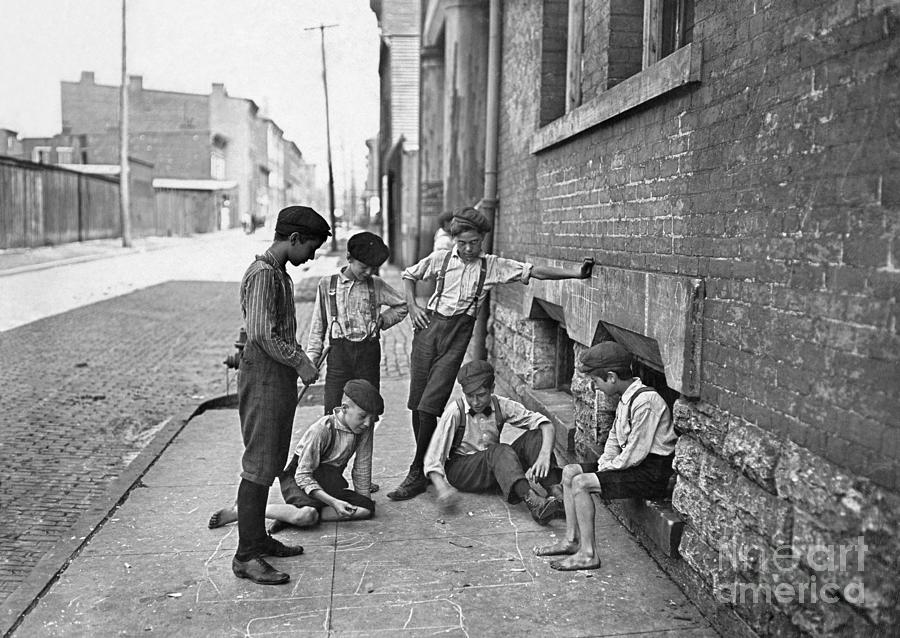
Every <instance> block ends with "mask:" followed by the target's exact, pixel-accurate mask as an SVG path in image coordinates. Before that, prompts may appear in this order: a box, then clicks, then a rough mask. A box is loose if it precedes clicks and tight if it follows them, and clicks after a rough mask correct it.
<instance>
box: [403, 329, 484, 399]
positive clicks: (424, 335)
mask: <svg viewBox="0 0 900 638" xmlns="http://www.w3.org/2000/svg"><path fill="white" fill-rule="evenodd" d="M474 327H475V317H470V316H468V315H454V316H452V317H444V316H443V315H439V314H437V313H436V312H433V313H431V323H430V324H428V327H427V328H425V329H424V330H419V331H418V332H416V334H415V336H414V337H413V345H412V355H411V356H410V362H409V401H407V404H406V407H407V408H409V409H410V410H419V411H420V412H427V413H429V414H434V415H437V416H440V414H441V413H442V412H443V411H444V406H445V405H446V404H447V399H449V398H450V393H451V392H452V391H453V383H454V381H456V373H457V372H459V367H460V366H461V365H462V361H463V357H465V356H466V348H467V347H468V346H469V339H471V338H472V329H473V328H474Z"/></svg>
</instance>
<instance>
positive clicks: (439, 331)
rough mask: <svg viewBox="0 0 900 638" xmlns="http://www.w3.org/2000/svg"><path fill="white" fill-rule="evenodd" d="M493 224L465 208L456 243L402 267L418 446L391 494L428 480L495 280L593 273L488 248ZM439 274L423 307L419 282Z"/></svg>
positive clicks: (400, 496)
mask: <svg viewBox="0 0 900 638" xmlns="http://www.w3.org/2000/svg"><path fill="white" fill-rule="evenodd" d="M490 230H491V224H490V222H489V221H488V219H487V217H485V215H484V213H482V212H481V211H478V210H476V209H474V208H463V209H462V210H459V211H456V212H454V214H453V218H452V220H451V222H450V235H451V237H452V239H453V243H454V246H453V248H452V249H450V250H437V251H435V252H433V253H431V254H430V255H429V256H428V257H426V258H425V259H423V260H422V261H420V262H419V263H417V264H415V265H413V266H410V267H409V268H407V269H406V270H404V271H403V285H404V290H405V293H406V303H407V306H408V307H409V313H410V316H411V317H412V321H413V328H414V330H415V331H416V334H415V336H414V337H413V347H412V355H411V357H410V383H409V401H408V402H407V407H408V408H409V409H410V410H412V428H413V436H414V437H415V441H416V452H415V456H414V457H413V461H412V464H411V465H410V467H409V473H408V474H407V476H406V478H405V479H404V480H403V482H402V483H401V484H400V485H399V487H398V488H397V489H396V490H394V491H393V492H391V493H389V494H388V498H391V499H393V500H397V501H399V500H404V499H409V498H413V497H415V496H416V495H418V494H421V493H422V492H424V491H425V488H426V487H427V485H428V479H427V478H426V476H425V474H424V472H423V469H422V464H423V461H424V458H425V451H426V450H427V449H428V443H429V441H431V435H432V434H433V433H434V429H435V428H436V427H437V420H438V416H439V415H440V414H441V413H442V412H443V410H444V405H445V404H446V403H447V399H448V398H449V397H450V392H451V391H452V389H453V380H454V378H455V377H456V373H457V372H458V371H459V366H460V364H462V360H463V356H464V355H465V353H466V348H467V347H468V345H469V339H470V338H471V337H472V329H473V328H474V326H475V316H476V315H477V314H478V308H479V306H480V305H481V304H482V303H483V302H484V299H485V297H487V293H488V291H489V290H490V289H491V288H493V287H494V286H497V285H500V284H508V283H512V282H521V283H523V284H527V283H528V282H529V281H530V280H531V279H532V278H534V279H587V278H589V277H590V276H591V268H592V267H593V261H592V260H585V262H584V264H582V266H581V267H580V268H579V269H577V270H565V269H562V268H552V267H547V266H534V265H532V264H529V263H525V262H521V261H516V260H514V259H505V258H503V257H497V256H496V255H491V254H482V252H481V244H482V241H483V240H484V237H485V235H486V234H487V233H488V232H489V231H490ZM432 279H434V280H436V281H437V283H436V286H435V292H434V294H433V295H432V296H431V298H430V299H429V300H428V303H427V304H426V306H425V307H424V308H422V307H421V306H419V305H418V304H417V303H416V283H417V282H419V281H426V280H432Z"/></svg>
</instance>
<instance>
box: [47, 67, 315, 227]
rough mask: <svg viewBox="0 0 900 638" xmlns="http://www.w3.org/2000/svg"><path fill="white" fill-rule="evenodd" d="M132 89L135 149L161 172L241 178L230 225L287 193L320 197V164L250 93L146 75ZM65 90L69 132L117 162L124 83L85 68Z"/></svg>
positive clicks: (91, 156)
mask: <svg viewBox="0 0 900 638" xmlns="http://www.w3.org/2000/svg"><path fill="white" fill-rule="evenodd" d="M128 90H129V122H130V123H129V128H130V137H129V146H130V153H131V154H132V155H134V156H135V157H138V158H141V159H144V160H146V161H149V162H152V163H153V165H154V177H155V178H163V179H166V178H170V179H186V180H195V179H207V180H208V179H215V180H232V181H234V182H237V189H236V190H237V192H236V193H232V194H231V195H230V197H231V198H232V201H231V202H230V209H231V216H232V219H231V225H237V224H238V222H239V216H240V214H241V213H252V214H255V215H258V216H271V215H273V214H274V213H277V211H278V210H279V208H280V207H281V206H282V205H283V204H284V202H285V201H286V193H291V196H292V197H294V198H295V199H294V200H293V201H313V200H314V199H315V195H316V194H315V192H314V191H313V190H312V182H311V178H310V176H311V175H313V174H314V167H312V166H310V165H308V164H307V163H306V162H305V160H304V159H303V156H302V154H301V153H300V151H299V149H297V146H296V145H295V144H293V143H292V142H290V141H288V140H285V139H284V135H283V132H282V130H281V129H280V128H279V127H278V125H277V124H275V122H273V121H272V120H270V119H268V118H265V117H263V116H262V115H261V114H260V112H259V108H258V107H257V105H256V104H255V103H254V102H253V101H252V100H249V99H245V98H237V97H232V96H229V95H228V93H227V91H226V90H225V86H224V85H222V84H213V85H212V91H211V92H210V93H209V94H208V95H203V94H191V93H180V92H175V91H161V90H149V89H145V88H144V86H143V80H142V78H141V77H140V76H131V77H130V78H129V86H128ZM61 97H62V128H63V134H64V135H77V136H79V139H82V140H85V144H84V145H83V146H82V149H81V150H82V151H83V152H84V153H86V156H87V161H88V162H90V163H92V164H113V163H116V162H118V157H119V139H118V137H119V134H118V121H119V120H118V108H119V87H117V86H106V85H101V84H97V83H96V82H95V81H94V74H93V73H92V72H89V71H85V72H82V75H81V79H80V81H79V82H62V83H61ZM292 154H293V155H292ZM288 155H292V156H291V157H286V156H288ZM287 167H289V168H290V170H286V168H287ZM235 199H236V201H234V200H235Z"/></svg>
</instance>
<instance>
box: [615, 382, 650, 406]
mask: <svg viewBox="0 0 900 638" xmlns="http://www.w3.org/2000/svg"><path fill="white" fill-rule="evenodd" d="M642 387H644V383H643V382H642V381H641V379H640V377H632V378H631V384H630V385H629V386H628V387H627V388H626V389H625V392H623V393H622V398H621V399H620V401H622V402H623V403H628V400H629V399H630V398H631V395H632V394H634V393H635V392H637V391H638V390H639V389H640V388H642Z"/></svg>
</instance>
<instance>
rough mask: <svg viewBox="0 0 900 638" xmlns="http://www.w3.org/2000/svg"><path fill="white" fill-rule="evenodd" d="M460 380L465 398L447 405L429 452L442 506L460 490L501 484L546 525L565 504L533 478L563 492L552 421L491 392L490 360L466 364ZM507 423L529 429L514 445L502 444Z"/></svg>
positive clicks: (431, 475)
mask: <svg viewBox="0 0 900 638" xmlns="http://www.w3.org/2000/svg"><path fill="white" fill-rule="evenodd" d="M457 380H458V381H459V383H460V385H461V386H462V389H463V394H465V400H463V399H461V398H460V399H458V400H457V401H454V402H452V403H450V404H448V405H447V407H446V408H445V409H444V413H443V415H442V416H441V420H440V422H439V423H438V426H437V429H436V430H435V432H434V436H433V437H432V438H431V443H430V444H429V446H428V452H427V453H426V455H425V473H426V476H428V478H429V479H431V482H432V483H433V484H434V486H435V489H436V490H437V495H438V502H439V503H440V505H441V509H444V510H452V509H453V508H454V507H455V505H456V503H457V501H458V498H459V495H458V493H457V491H456V490H457V489H459V490H462V491H463V492H482V491H484V490H488V489H491V488H496V487H497V486H498V485H499V487H500V489H501V491H502V492H503V496H504V497H505V498H506V500H507V502H509V503H518V502H520V501H525V504H526V505H527V506H528V509H529V510H530V511H531V517H532V518H533V519H534V520H535V521H537V522H538V523H539V524H541V525H545V524H546V523H547V522H548V521H549V520H550V519H551V518H553V516H554V515H556V514H559V513H561V509H562V507H561V505H562V504H561V503H560V502H559V500H557V498H555V497H553V496H550V497H549V498H544V497H542V496H541V495H540V494H538V493H537V492H535V491H534V490H533V489H532V488H531V486H530V484H529V481H534V482H535V483H540V484H541V485H542V486H543V487H544V488H545V489H547V490H548V491H550V492H551V493H552V492H554V491H556V492H557V493H558V494H559V495H560V496H561V495H562V494H561V490H560V489H559V481H560V475H561V472H560V469H559V467H558V466H557V465H556V460H555V458H554V455H553V440H554V431H553V424H552V423H550V420H549V419H548V418H547V417H545V416H544V415H543V414H538V413H536V412H531V411H530V410H527V409H526V408H525V406H523V405H522V404H521V403H518V402H516V401H513V400H512V399H507V398H505V397H500V396H497V395H495V394H493V391H494V367H493V366H492V365H491V364H490V363H488V362H487V361H470V362H469V363H467V364H466V365H464V366H462V368H460V370H459V375H458V376H457ZM505 424H509V425H512V426H513V427H517V428H521V429H523V430H527V432H525V433H524V434H522V435H521V436H520V437H519V438H517V439H516V440H515V441H513V443H512V444H511V445H510V444H506V443H500V431H501V430H502V429H503V426H504V425H505ZM526 468H527V469H526Z"/></svg>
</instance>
